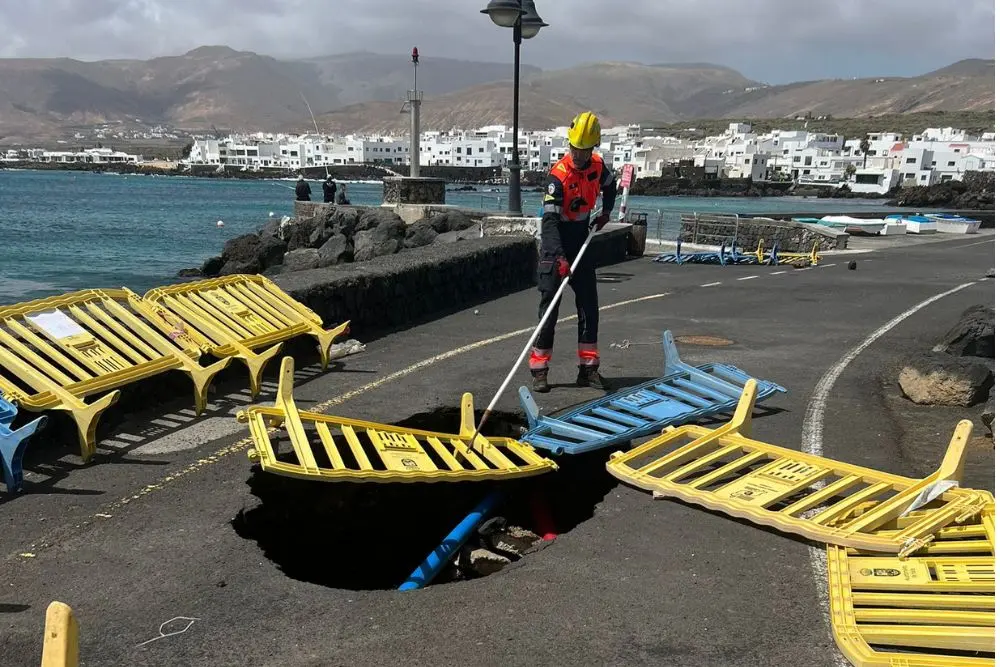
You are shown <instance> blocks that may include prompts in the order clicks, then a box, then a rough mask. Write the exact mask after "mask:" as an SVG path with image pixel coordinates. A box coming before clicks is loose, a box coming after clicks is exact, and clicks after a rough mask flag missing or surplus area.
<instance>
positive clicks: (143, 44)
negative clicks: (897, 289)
mask: <svg viewBox="0 0 1000 667" xmlns="http://www.w3.org/2000/svg"><path fill="white" fill-rule="evenodd" d="M486 3H487V0H0V35H3V36H4V39H3V40H0V57H71V58H77V59H80V60H96V59H102V58H149V57H153V56H162V55H177V54H180V53H183V52H184V51H187V50H189V49H192V48H194V47H197V46H202V45H206V44H213V45H216V44H224V45H227V46H231V47H233V48H235V49H240V50H252V51H257V52H258V53H265V54H268V55H273V56H276V57H299V56H313V55H325V54H330V53H340V52H348V51H360V50H367V51H375V52H382V53H391V52H395V51H399V52H402V53H404V54H405V53H408V51H409V49H410V48H411V47H412V46H413V45H414V44H416V45H418V46H419V47H420V49H421V52H422V53H424V54H425V55H435V56H444V57H455V58H462V59H467V60H489V61H498V62H508V61H510V59H511V50H512V46H511V44H510V38H509V36H506V35H505V34H504V33H503V32H502V31H501V29H500V28H497V27H495V26H493V24H492V23H491V22H490V21H489V19H488V18H487V17H486V16H485V15H482V14H480V13H479V10H480V9H482V8H483V7H485V6H486ZM535 5H536V7H537V9H538V12H539V14H540V15H541V16H542V18H543V19H544V20H545V21H546V22H548V23H550V24H551V25H550V27H548V28H545V29H543V30H542V32H541V33H539V35H538V36H537V37H535V38H534V39H532V40H530V41H526V42H525V44H524V47H523V51H522V53H523V59H524V61H525V62H528V63H531V64H533V65H538V66H540V67H543V68H545V69H554V68H559V67H566V66H570V65H575V64H579V63H582V62H587V61H593V60H631V61H638V62H645V63H663V62H711V63H717V64H721V65H728V66H730V67H734V68H736V69H738V70H739V71H741V72H742V73H743V74H745V75H746V76H749V77H750V78H753V79H757V80H761V81H766V82H768V83H784V82H788V81H796V80H805V79H814V78H829V77H845V78H849V77H852V76H869V75H878V74H883V75H890V76H892V75H903V76H908V75H915V74H921V73H924V72H927V71H930V70H933V69H936V68H938V67H942V66H944V65H948V64H950V63H952V62H954V61H956V60H960V59H962V58H970V57H978V58H993V57H994V52H995V45H994V22H995V17H994V2H993V0H953V2H951V3H948V2H944V1H943V0H832V1H830V2H822V1H819V0H624V1H622V2H609V1H608V0H536V3H535ZM508 35H509V33H508Z"/></svg>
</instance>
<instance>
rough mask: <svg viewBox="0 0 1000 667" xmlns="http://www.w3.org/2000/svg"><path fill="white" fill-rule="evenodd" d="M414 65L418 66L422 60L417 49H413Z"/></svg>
mask: <svg viewBox="0 0 1000 667" xmlns="http://www.w3.org/2000/svg"><path fill="white" fill-rule="evenodd" d="M412 55H413V64H414V65H416V64H417V61H418V60H420V54H419V53H418V52H417V47H415V46H414V47H413V54H412Z"/></svg>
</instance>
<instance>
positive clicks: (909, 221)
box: [885, 213, 938, 234]
mask: <svg viewBox="0 0 1000 667" xmlns="http://www.w3.org/2000/svg"><path fill="white" fill-rule="evenodd" d="M885 219H886V220H887V221H888V220H900V221H902V222H904V223H906V233H907V234H935V233H937V230H938V229H937V220H935V219H933V218H928V217H927V216H925V215H901V214H899V213H893V214H892V215H887V216H885Z"/></svg>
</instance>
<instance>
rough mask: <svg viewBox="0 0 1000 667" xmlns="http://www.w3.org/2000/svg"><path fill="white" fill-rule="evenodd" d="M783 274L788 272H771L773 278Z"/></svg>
mask: <svg viewBox="0 0 1000 667" xmlns="http://www.w3.org/2000/svg"><path fill="white" fill-rule="evenodd" d="M782 273H788V271H771V275H772V276H780V275H781V274H782Z"/></svg>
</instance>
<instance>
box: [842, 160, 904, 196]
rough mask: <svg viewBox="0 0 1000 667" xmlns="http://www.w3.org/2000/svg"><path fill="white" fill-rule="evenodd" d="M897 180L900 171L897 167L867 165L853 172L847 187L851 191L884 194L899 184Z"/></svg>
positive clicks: (898, 179)
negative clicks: (885, 167)
mask: <svg viewBox="0 0 1000 667" xmlns="http://www.w3.org/2000/svg"><path fill="white" fill-rule="evenodd" d="M899 182H900V172H899V170H898V169H881V168H877V167H868V168H866V169H859V170H858V171H857V172H855V174H854V177H853V178H852V179H851V180H850V181H849V182H848V184H847V187H848V188H849V189H850V190H851V192H860V193H870V194H879V195H884V194H886V193H887V192H889V190H891V189H892V188H894V187H896V186H897V185H899Z"/></svg>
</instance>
